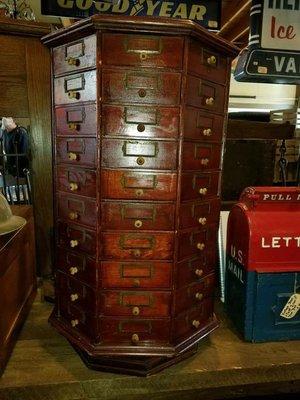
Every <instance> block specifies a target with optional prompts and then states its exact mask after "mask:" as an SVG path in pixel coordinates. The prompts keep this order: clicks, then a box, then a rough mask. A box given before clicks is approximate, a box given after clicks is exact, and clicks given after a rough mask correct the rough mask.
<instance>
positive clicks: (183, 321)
mask: <svg viewBox="0 0 300 400" xmlns="http://www.w3.org/2000/svg"><path fill="white" fill-rule="evenodd" d="M212 318H213V298H212V297H208V298H206V299H204V300H203V301H202V302H201V303H200V304H199V305H198V306H197V307H195V308H193V309H191V310H189V311H187V312H184V313H182V314H180V315H178V316H177V317H176V318H175V321H174V328H173V337H174V340H175V341H176V342H177V341H181V340H182V339H183V338H184V337H186V336H191V335H193V334H196V333H197V331H199V330H201V328H203V327H205V326H206V325H207V323H208V322H209V320H212Z"/></svg>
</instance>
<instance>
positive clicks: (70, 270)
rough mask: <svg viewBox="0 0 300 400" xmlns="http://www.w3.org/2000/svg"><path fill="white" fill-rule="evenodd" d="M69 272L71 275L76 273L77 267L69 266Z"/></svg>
mask: <svg viewBox="0 0 300 400" xmlns="http://www.w3.org/2000/svg"><path fill="white" fill-rule="evenodd" d="M69 272H70V274H71V275H76V274H77V273H78V268H77V267H71V268H70V269H69Z"/></svg>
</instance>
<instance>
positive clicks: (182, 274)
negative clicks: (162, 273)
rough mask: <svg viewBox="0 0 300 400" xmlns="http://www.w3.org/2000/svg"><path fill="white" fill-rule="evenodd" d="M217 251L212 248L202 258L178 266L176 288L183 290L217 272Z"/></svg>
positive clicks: (195, 258)
mask: <svg viewBox="0 0 300 400" xmlns="http://www.w3.org/2000/svg"><path fill="white" fill-rule="evenodd" d="M216 256H217V249H216V248H210V249H207V251H206V252H205V253H204V254H201V255H200V257H194V258H192V259H190V260H187V261H182V262H180V263H178V264H177V277H176V287H177V288H181V287H184V286H187V285H189V284H191V283H193V282H198V281H200V280H201V279H203V278H204V277H205V276H206V275H208V274H210V273H211V272H213V271H214V270H215V267H216V262H217V261H216V260H217V258H216Z"/></svg>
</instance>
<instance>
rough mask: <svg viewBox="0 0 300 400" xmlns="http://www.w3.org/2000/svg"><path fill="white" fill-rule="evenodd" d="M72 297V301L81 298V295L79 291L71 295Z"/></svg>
mask: <svg viewBox="0 0 300 400" xmlns="http://www.w3.org/2000/svg"><path fill="white" fill-rule="evenodd" d="M70 299H71V301H76V300H78V299H79V296H78V294H77V293H73V294H71V295H70Z"/></svg>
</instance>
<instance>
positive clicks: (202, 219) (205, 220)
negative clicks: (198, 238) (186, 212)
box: [198, 218, 207, 225]
mask: <svg viewBox="0 0 300 400" xmlns="http://www.w3.org/2000/svg"><path fill="white" fill-rule="evenodd" d="M198 222H199V224H201V225H206V222H207V219H206V218H199V219H198Z"/></svg>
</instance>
